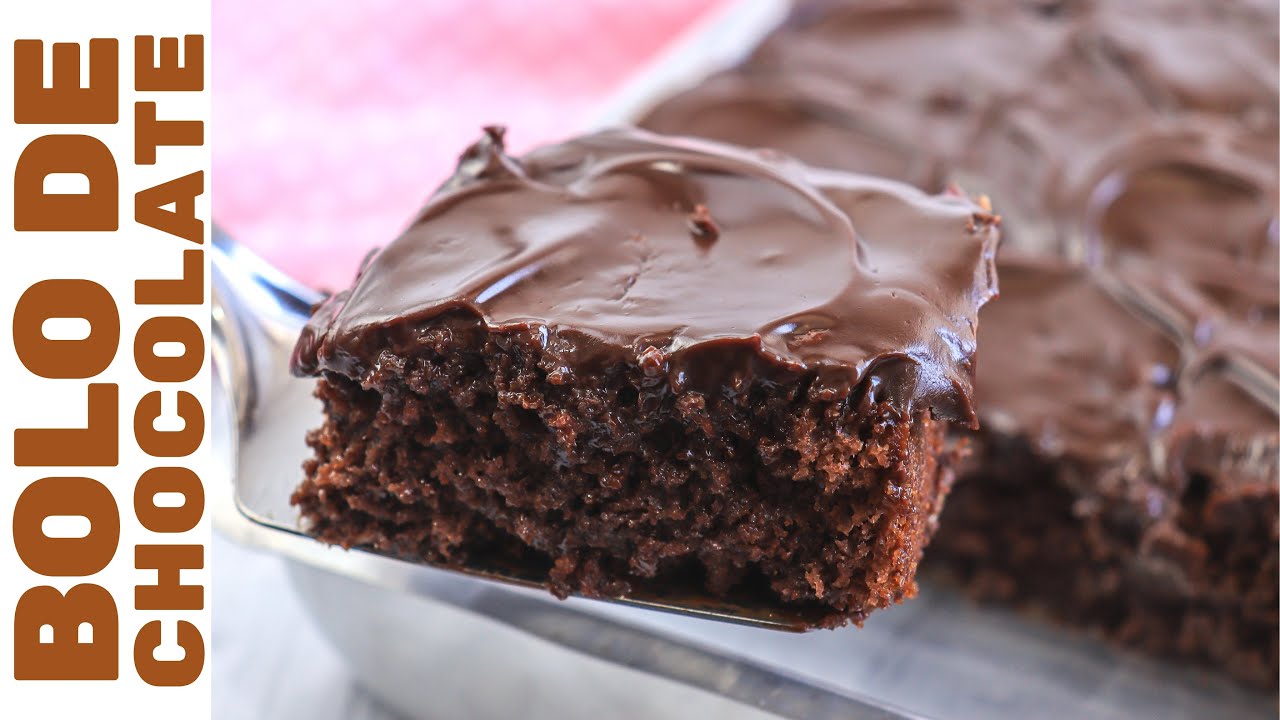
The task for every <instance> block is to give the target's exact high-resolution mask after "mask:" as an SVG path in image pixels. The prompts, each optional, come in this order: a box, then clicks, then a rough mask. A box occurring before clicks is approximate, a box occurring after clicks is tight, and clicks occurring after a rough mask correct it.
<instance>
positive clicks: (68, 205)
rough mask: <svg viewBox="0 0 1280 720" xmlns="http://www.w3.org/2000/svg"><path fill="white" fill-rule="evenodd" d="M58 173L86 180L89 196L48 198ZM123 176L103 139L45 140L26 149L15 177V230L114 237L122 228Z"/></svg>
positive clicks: (55, 195)
mask: <svg viewBox="0 0 1280 720" xmlns="http://www.w3.org/2000/svg"><path fill="white" fill-rule="evenodd" d="M55 173H72V174H77V175H84V176H85V177H86V178H88V180H89V192H87V193H50V194H46V193H45V191H44V190H45V188H44V181H45V178H47V177H49V176H50V175H53V174H55ZM119 198H120V176H119V174H118V172H117V171H116V161H115V158H113V157H112V156H111V151H110V150H108V149H107V146H106V145H103V144H102V141H101V140H98V139H97V138H92V137H89V136H88V135H45V136H43V137H38V138H36V139H35V140H32V141H31V144H30V145H27V147H26V149H24V150H23V151H22V154H21V155H19V156H18V165H17V167H16V168H15V169H14V172H13V229H14V230H18V231H23V232H25V231H36V232H57V231H73V230H74V231H84V232H110V231H114V230H119V229H120V203H119Z"/></svg>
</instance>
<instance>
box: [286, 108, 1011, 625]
mask: <svg viewBox="0 0 1280 720" xmlns="http://www.w3.org/2000/svg"><path fill="white" fill-rule="evenodd" d="M502 135H503V134H502V131H501V130H499V129H496V128H493V129H489V130H488V131H487V132H486V134H485V136H484V137H483V138H482V139H481V140H480V141H479V142H478V143H477V144H476V145H474V146H473V147H471V148H470V149H469V150H467V151H466V152H465V153H464V154H463V156H462V158H461V160H460V162H459V166H458V171H457V173H456V174H455V175H454V176H453V178H452V179H451V180H449V181H448V182H447V183H445V185H444V186H443V187H442V188H441V189H440V191H439V192H438V193H436V194H435V195H434V196H433V197H432V198H430V199H429V200H428V201H427V204H426V207H425V208H424V209H423V211H422V213H421V214H420V215H419V216H418V218H417V219H416V220H415V221H414V222H413V223H412V224H411V225H410V227H409V228H408V229H407V230H406V231H405V232H404V234H403V235H401V236H400V237H399V238H398V239H397V240H395V241H394V242H393V243H391V245H389V246H388V247H387V248H386V249H384V250H382V251H381V252H379V253H377V254H376V255H374V256H373V257H372V258H371V260H370V261H369V262H368V264H367V265H366V267H365V268H364V269H363V271H362V272H361V273H360V275H359V277H358V279H357V280H356V281H355V284H354V286H353V287H352V288H351V289H349V290H347V291H344V292H341V293H339V294H337V295H335V296H333V297H332V298H330V299H329V300H328V301H326V302H325V303H324V304H322V305H321V306H320V307H319V308H317V310H316V312H315V315H314V316H313V318H312V320H311V323H310V324H309V325H308V327H307V328H306V330H305V332H304V333H303V335H302V337H301V338H300V339H299V341H298V345H297V348H296V352H295V355H294V362H293V369H294V372H295V373H298V374H302V375H317V376H318V378H319V379H318V381H317V383H316V395H317V397H319V398H320V400H321V401H322V402H323V404H324V407H325V418H324V423H323V425H322V426H321V427H320V428H318V429H316V430H315V431H313V432H312V433H311V434H310V435H309V436H308V444H309V445H310V446H311V448H312V450H313V451H314V455H313V457H312V458H311V459H309V460H308V461H307V462H306V463H305V465H304V469H305V472H306V477H305V479H304V481H303V482H302V484H301V485H300V486H299V487H298V488H297V490H296V491H295V492H294V495H293V502H294V504H295V505H297V507H298V508H299V511H300V514H301V516H302V520H303V524H304V527H306V528H307V530H308V532H310V533H311V534H312V535H314V536H316V537H318V538H319V539H321V540H323V541H326V542H330V543H334V544H340V545H344V546H348V547H351V546H359V547H364V548H370V549H373V550H376V551H379V552H383V553H387V554H390V555H393V556H395V557H399V558H404V559H409V560H414V561H421V562H427V563H430V564H434V565H438V566H443V567H448V568H455V569H459V568H461V569H467V570H471V571H476V572H482V573H488V574H489V576H492V574H495V573H497V574H501V575H503V576H505V577H513V576H515V577H518V578H519V579H520V580H522V581H526V582H533V583H538V584H542V585H545V586H546V587H547V588H548V589H550V590H551V591H552V592H554V593H555V594H557V595H559V596H562V597H563V596H566V595H571V594H577V595H583V596H588V597H609V598H621V597H630V598H640V599H648V600H653V599H655V598H661V599H662V600H663V602H666V603H669V604H677V605H680V606H682V607H696V608H703V609H711V610H714V609H716V608H717V607H722V610H723V612H726V613H730V614H734V615H739V616H742V615H743V614H744V613H745V614H746V616H760V615H763V616H765V617H768V618H770V619H771V621H772V622H775V623H779V624H783V625H785V626H787V627H790V628H793V629H804V628H808V627H833V626H837V625H841V624H844V623H846V622H855V623H859V622H861V621H862V620H863V618H865V617H866V616H867V615H868V614H869V613H870V612H872V611H874V610H876V609H879V608H884V607H888V606H890V605H892V604H894V603H897V602H900V601H902V600H903V599H905V598H907V597H910V596H911V595H912V594H914V592H915V579H914V578H915V572H916V567H917V564H918V563H919V561H920V557H921V554H922V552H923V550H924V547H925V545H926V544H927V543H928V542H929V539H930V538H931V537H932V535H933V533H934V531H935V530H936V529H937V517H938V512H939V511H940V509H941V507H942V503H943V499H944V498H945V496H946V494H947V490H948V488H949V487H950V484H951V479H952V477H953V474H954V468H955V467H956V464H957V462H958V461H959V458H960V456H961V455H962V451H961V449H960V448H958V447H957V446H956V445H953V444H951V443H948V442H947V439H946V432H947V429H948V427H950V426H951V425H952V424H953V423H955V424H961V425H963V424H971V423H972V422H973V421H974V408H973V402H972V379H973V372H974V352H975V349H974V336H975V333H976V330H977V324H978V310H979V308H981V307H982V306H983V305H984V304H985V303H986V302H987V300H988V299H990V298H991V297H992V296H993V295H994V294H995V291H996V286H995V283H996V279H995V275H994V272H993V268H992V262H993V256H994V253H995V248H996V242H997V238H998V234H999V233H998V228H997V225H998V218H996V217H995V216H994V215H992V214H991V210H990V207H989V205H988V204H987V203H986V202H985V201H983V202H973V201H971V200H970V199H968V198H966V197H963V196H962V195H960V194H959V193H958V192H952V193H946V194H942V195H936V196H932V195H928V194H926V193H924V192H922V191H920V190H917V189H915V188H912V187H910V186H907V185H903V184H900V183H897V182H894V181H889V180H881V179H876V178H872V177H868V176H863V175H854V174H850V173H844V172H839V171H834V170H815V169H812V168H810V167H807V166H805V165H802V164H800V163H799V162H798V161H796V160H793V159H791V158H790V157H788V156H783V155H780V154H778V153H766V152H755V151H750V150H744V149H742V148H739V147H736V146H729V145H724V144H719V143H714V142H709V141H697V140H688V139H674V138H667V137H663V136H659V135H653V134H650V133H647V132H643V131H637V130H612V131H605V132H599V133H595V134H591V135H587V136H585V137H579V138H575V139H571V140H568V141H566V142H564V143H561V144H558V145H553V146H549V147H544V148H542V149H539V150H535V151H533V152H531V153H529V154H527V155H524V156H522V157H519V158H516V157H511V156H509V155H507V154H506V153H505V152H504V150H503V142H502V141H503V137H502Z"/></svg>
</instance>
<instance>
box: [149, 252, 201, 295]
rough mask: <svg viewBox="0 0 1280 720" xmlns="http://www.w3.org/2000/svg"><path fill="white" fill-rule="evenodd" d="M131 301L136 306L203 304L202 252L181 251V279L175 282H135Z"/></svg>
mask: <svg viewBox="0 0 1280 720" xmlns="http://www.w3.org/2000/svg"><path fill="white" fill-rule="evenodd" d="M133 301H134V302H135V303H137V304H138V305H201V304H203V303H204V251H203V250H183V251H182V277H181V278H179V279H177V280H137V281H135V282H134V283H133Z"/></svg>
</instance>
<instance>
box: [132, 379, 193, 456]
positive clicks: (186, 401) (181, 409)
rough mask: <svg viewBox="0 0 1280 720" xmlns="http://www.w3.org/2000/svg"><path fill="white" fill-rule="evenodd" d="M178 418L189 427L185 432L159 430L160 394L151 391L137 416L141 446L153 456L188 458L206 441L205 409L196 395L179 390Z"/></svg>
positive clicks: (136, 433)
mask: <svg viewBox="0 0 1280 720" xmlns="http://www.w3.org/2000/svg"><path fill="white" fill-rule="evenodd" d="M178 415H179V417H181V418H182V420H183V422H185V423H186V424H185V425H184V426H183V428H182V429H181V430H156V428H155V421H156V418H158V417H160V392H159V391H155V392H149V393H147V394H146V395H143V396H142V399H141V400H139V401H138V407H137V409H136V410H135V411H134V413H133V434H134V436H135V437H136V438H137V439H138V447H140V448H142V451H143V452H145V453H146V454H148V455H150V456H152V457H186V456H187V455H190V454H191V453H193V452H195V451H196V449H197V448H199V447H200V443H201V442H202V441H203V440H204V408H203V407H202V406H201V405H200V401H199V400H198V399H196V396H195V395H192V394H191V393H189V392H185V391H181V390H180V391H178Z"/></svg>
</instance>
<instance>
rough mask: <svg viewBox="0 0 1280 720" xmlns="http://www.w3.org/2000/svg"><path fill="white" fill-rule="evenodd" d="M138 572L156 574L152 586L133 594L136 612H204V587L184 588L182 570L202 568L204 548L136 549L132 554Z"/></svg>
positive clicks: (165, 547)
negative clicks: (154, 582)
mask: <svg viewBox="0 0 1280 720" xmlns="http://www.w3.org/2000/svg"><path fill="white" fill-rule="evenodd" d="M133 564H134V566H135V567H136V568H137V569H139V570H155V571H156V584H155V585H139V586H137V587H136V588H134V590H133V606H134V607H135V608H137V609H138V610H203V609H204V586H203V585H183V584H182V570H184V569H189V570H200V569H202V568H204V546H203V545H139V546H137V547H136V548H134V550H133Z"/></svg>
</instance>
